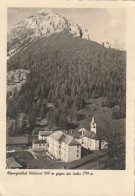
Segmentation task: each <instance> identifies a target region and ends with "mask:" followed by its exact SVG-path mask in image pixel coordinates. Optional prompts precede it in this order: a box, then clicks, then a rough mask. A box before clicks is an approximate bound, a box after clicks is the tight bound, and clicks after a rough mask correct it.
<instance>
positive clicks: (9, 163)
mask: <svg viewBox="0 0 135 196" xmlns="http://www.w3.org/2000/svg"><path fill="white" fill-rule="evenodd" d="M7 166H8V168H22V165H20V164H19V163H18V162H17V161H16V160H15V159H14V158H13V157H10V158H8V159H7Z"/></svg>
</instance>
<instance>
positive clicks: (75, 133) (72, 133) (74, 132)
mask: <svg viewBox="0 0 135 196" xmlns="http://www.w3.org/2000/svg"><path fill="white" fill-rule="evenodd" d="M68 135H71V136H73V137H74V138H79V137H80V136H81V133H80V132H77V131H73V132H69V133H68Z"/></svg>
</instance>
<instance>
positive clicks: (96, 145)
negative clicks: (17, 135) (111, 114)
mask: <svg viewBox="0 0 135 196" xmlns="http://www.w3.org/2000/svg"><path fill="white" fill-rule="evenodd" d="M90 127H91V128H90V131H89V130H87V129H85V128H81V129H80V130H78V131H79V132H81V133H82V135H81V136H80V138H79V139H78V141H79V142H80V144H81V145H82V146H83V147H84V148H86V149H90V150H92V151H93V150H103V149H106V148H108V143H107V142H106V141H104V140H100V139H99V138H98V136H97V126H96V122H95V119H94V116H93V118H92V121H91V124H90Z"/></svg>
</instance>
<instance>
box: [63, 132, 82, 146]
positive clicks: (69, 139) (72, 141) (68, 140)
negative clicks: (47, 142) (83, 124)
mask: <svg viewBox="0 0 135 196" xmlns="http://www.w3.org/2000/svg"><path fill="white" fill-rule="evenodd" d="M62 142H63V143H65V144H67V145H69V146H74V145H80V143H79V142H78V141H77V140H75V139H74V138H73V137H72V136H70V135H66V134H65V137H64V138H63V140H62Z"/></svg>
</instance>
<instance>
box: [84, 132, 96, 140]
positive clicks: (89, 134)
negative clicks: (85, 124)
mask: <svg viewBox="0 0 135 196" xmlns="http://www.w3.org/2000/svg"><path fill="white" fill-rule="evenodd" d="M83 137H88V138H90V139H95V140H98V137H97V135H96V133H94V132H93V131H88V130H86V131H85V132H84V134H83V135H81V137H80V138H83Z"/></svg>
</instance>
